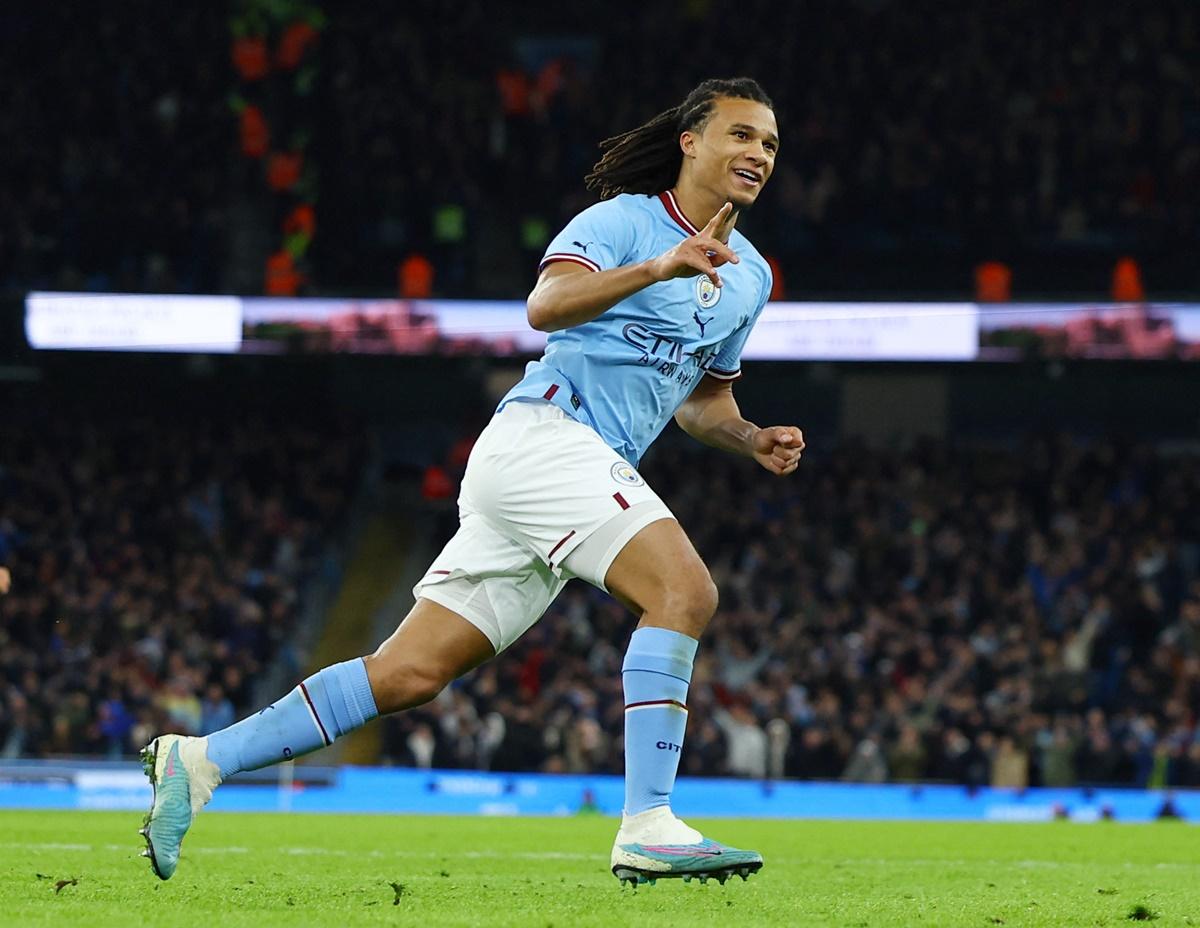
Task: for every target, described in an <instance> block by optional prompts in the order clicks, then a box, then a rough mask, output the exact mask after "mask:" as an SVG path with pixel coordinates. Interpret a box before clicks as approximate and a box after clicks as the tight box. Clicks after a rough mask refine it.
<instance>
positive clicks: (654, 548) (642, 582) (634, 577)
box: [604, 519, 717, 637]
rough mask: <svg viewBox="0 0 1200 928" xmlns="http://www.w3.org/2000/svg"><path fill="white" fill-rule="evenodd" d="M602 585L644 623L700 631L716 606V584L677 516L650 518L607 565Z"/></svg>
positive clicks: (693, 633)
mask: <svg viewBox="0 0 1200 928" xmlns="http://www.w3.org/2000/svg"><path fill="white" fill-rule="evenodd" d="M604 585H605V586H606V587H607V588H608V589H609V591H610V592H612V593H613V595H614V596H616V597H617V598H618V599H620V600H621V601H622V602H624V603H625V604H626V605H628V606H629V607H630V608H632V609H633V610H634V611H635V612H636V613H638V614H639V615H640V616H641V617H642V624H643V625H647V624H650V625H656V626H660V627H664V628H671V629H673V630H675V631H679V632H683V633H684V634H688V635H692V636H693V637H699V636H700V634H701V632H703V631H704V628H705V626H707V624H708V620H709V619H710V618H712V615H713V613H714V612H715V611H716V608H717V588H716V585H715V584H714V583H713V580H712V576H711V575H710V574H709V572H708V568H707V567H706V566H705V565H704V561H703V560H701V558H700V555H699V554H698V553H697V552H696V549H695V547H694V546H693V545H692V542H691V540H690V539H689V538H688V537H687V533H685V532H684V530H683V528H682V526H680V524H679V523H678V522H677V521H676V520H675V519H659V520H658V521H655V522H651V523H650V524H649V525H647V526H645V527H644V528H642V529H641V530H640V531H639V532H638V533H637V534H636V535H634V536H633V538H631V539H630V540H629V541H628V542H627V543H626V544H625V546H624V547H623V548H622V549H621V551H620V553H619V554H618V555H617V556H616V558H615V559H614V560H613V562H612V566H610V567H609V568H608V572H607V574H606V575H605V577H604Z"/></svg>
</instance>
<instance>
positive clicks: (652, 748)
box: [621, 627, 700, 815]
mask: <svg viewBox="0 0 1200 928" xmlns="http://www.w3.org/2000/svg"><path fill="white" fill-rule="evenodd" d="M699 644H700V642H698V641H697V640H696V639H695V638H689V637H688V636H687V635H681V634H680V633H679V632H673V631H670V630H669V629H666V628H651V627H646V628H639V629H638V630H637V631H635V632H634V633H633V636H632V637H631V638H630V639H629V650H628V651H626V652H625V663H624V664H623V665H622V667H621V679H622V682H623V683H624V686H625V814H626V815H637V814H638V813H639V812H645V811H647V810H649V809H654V808H657V807H659V806H665V805H669V804H670V802H671V790H672V789H674V787H675V773H676V771H677V770H678V769H679V752H680V751H681V750H682V748H683V733H684V731H685V729H686V728H687V692H688V684H689V683H690V682H691V680H692V662H693V661H694V660H695V658H696V648H697V646H698V645H699Z"/></svg>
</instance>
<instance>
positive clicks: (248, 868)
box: [0, 812, 1200, 928]
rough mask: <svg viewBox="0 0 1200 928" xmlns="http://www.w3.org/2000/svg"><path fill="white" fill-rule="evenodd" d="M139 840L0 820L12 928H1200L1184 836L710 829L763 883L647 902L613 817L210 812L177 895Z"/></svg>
mask: <svg viewBox="0 0 1200 928" xmlns="http://www.w3.org/2000/svg"><path fill="white" fill-rule="evenodd" d="M140 824H141V816H140V815H138V814H136V813H103V812H84V813H79V812H0V876H2V877H3V879H2V881H0V924H4V925H6V926H8V925H54V926H59V925H82V926H108V925H113V926H121V928H169V926H175V925H178V926H189V928H192V926H202V928H226V926H230V928H236V926H246V928H269V926H274V925H287V926H302V925H335V926H338V928H343V926H351V925H411V926H418V928H433V926H440V925H487V926H493V925H496V926H499V925H513V926H520V928H544V926H559V928H584V926H591V925H597V926H599V925H603V926H626V925H628V926H643V925H644V926H649V925H679V926H685V928H692V926H697V925H722V926H730V928H732V926H743V925H779V926H803V925H836V926H839V928H849V926H877V925H878V926H887V925H946V926H989V925H1084V926H1093V925H1128V924H1130V922H1131V921H1137V920H1153V921H1154V922H1155V923H1156V925H1200V829H1197V828H1196V827H1195V826H1189V825H1184V824H1154V825H1119V824H1093V825H1072V824H1067V823H1060V824H1048V825H982V824H981V825H965V824H913V823H845V822H750V821H724V822H709V823H698V824H702V825H703V826H704V827H705V831H706V833H708V834H710V835H711V836H712V837H715V838H717V839H718V840H722V841H727V842H729V843H731V844H736V845H738V846H741V847H753V848H755V849H757V850H760V851H762V852H763V854H764V856H765V857H766V866H765V867H764V869H763V871H762V873H760V874H759V875H757V876H754V877H751V879H750V881H749V882H748V883H743V882H742V881H741V880H733V881H731V882H729V883H728V884H726V885H725V886H720V885H717V884H716V883H713V882H710V883H709V884H708V885H706V886H700V885H698V884H696V883H692V884H688V885H685V884H683V883H682V882H680V881H677V880H675V881H660V882H659V883H658V884H657V885H656V886H643V887H641V888H640V889H638V890H636V891H634V890H632V889H630V888H628V887H626V888H621V887H619V886H618V884H617V881H616V879H614V878H613V876H612V875H611V874H610V873H609V872H608V851H609V848H610V845H611V841H612V837H613V832H614V827H615V825H614V822H613V821H612V820H610V819H603V818H573V819H488V818H418V817H408V816H405V817H399V816H333V815H329V816H315V815H309V816H302V815H292V816H282V815H230V814H218V813H207V814H205V815H203V816H202V817H201V818H200V819H199V821H198V822H197V824H196V827H195V828H194V829H193V831H192V833H191V834H190V835H189V836H188V840H187V842H186V843H185V844H184V850H183V859H182V861H181V862H180V865H179V871H178V873H177V874H176V876H175V878H174V879H172V880H171V881H170V882H168V883H160V882H159V880H158V879H156V878H155V877H154V876H152V875H151V873H150V865H149V862H148V861H146V860H144V859H143V858H141V857H139V856H138V851H139V849H140V845H139V839H138V836H137V834H136V830H137V828H138V827H139V826H140ZM74 878H78V881H79V882H78V883H77V884H69V883H68V884H66V885H63V886H61V888H60V889H58V891H57V892H56V886H57V885H58V884H59V882H60V881H62V880H70V879H74ZM1139 915H1140V916H1141V918H1140V919H1139V918H1138V917H1137V916H1139ZM668 919H669V920H668Z"/></svg>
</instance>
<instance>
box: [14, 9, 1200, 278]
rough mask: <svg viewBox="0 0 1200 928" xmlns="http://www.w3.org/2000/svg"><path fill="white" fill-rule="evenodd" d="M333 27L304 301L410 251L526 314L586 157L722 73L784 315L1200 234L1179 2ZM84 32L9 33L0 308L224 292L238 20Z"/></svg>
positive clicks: (1175, 244) (139, 21)
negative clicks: (747, 143) (873, 280)
mask: <svg viewBox="0 0 1200 928" xmlns="http://www.w3.org/2000/svg"><path fill="white" fill-rule="evenodd" d="M327 13H328V23H327V25H326V26H325V27H324V29H323V32H322V34H321V37H320V40H319V43H318V45H317V50H316V52H315V53H314V54H316V55H317V56H318V59H317V60H318V62H319V67H318V68H317V71H316V77H315V78H314V79H315V81H316V82H317V86H316V88H315V90H314V94H313V102H312V104H311V106H312V108H313V110H314V115H315V117H316V118H315V120H314V123H313V125H314V126H315V127H316V128H315V129H314V131H313V133H312V138H311V139H310V140H309V143H310V152H311V156H312V159H313V161H314V164H315V166H316V168H317V174H318V176H319V178H320V192H319V196H318V197H317V201H316V203H315V207H316V229H317V232H316V239H315V241H314V244H313V250H312V252H311V254H310V255H309V258H310V263H311V280H312V282H313V284H314V285H315V286H316V287H317V288H324V289H325V290H326V291H329V290H337V289H338V288H346V287H356V288H366V289H371V290H374V291H376V292H388V291H390V290H391V288H392V287H393V286H394V281H395V273H396V266H397V263H398V262H399V261H400V260H401V259H402V258H403V257H405V255H407V254H410V253H414V252H420V253H423V254H426V255H428V256H429V258H430V259H431V260H432V262H433V264H434V266H435V268H436V275H435V281H434V282H435V288H436V290H437V292H439V293H440V294H442V295H450V296H472V295H479V296H492V295H502V296H505V297H511V296H512V295H513V293H514V292H516V291H517V290H521V289H523V288H525V287H527V286H528V283H529V276H530V273H531V271H530V268H531V267H532V265H533V262H534V260H535V258H536V257H537V256H538V255H539V254H540V252H541V248H542V247H543V246H544V244H545V243H546V241H547V240H548V238H549V236H550V235H551V234H553V232H554V231H555V230H556V229H557V228H558V227H559V226H560V225H561V223H562V222H563V221H564V220H565V219H566V218H567V217H569V216H570V215H572V214H574V213H575V212H576V211H577V210H578V209H579V208H580V207H581V206H582V205H584V204H585V203H587V202H588V201H589V199H590V195H589V194H587V193H586V192H585V191H584V190H583V185H582V178H583V176H584V174H586V173H587V171H588V169H589V168H590V166H591V165H592V163H593V162H594V161H595V159H596V155H597V148H596V143H597V141H598V140H600V139H602V138H604V137H606V136H609V135H611V134H613V133H615V132H617V131H620V130H624V129H627V128H630V127H632V126H634V125H637V124H638V123H640V122H642V121H644V120H645V119H646V118H648V117H649V116H650V115H652V114H653V113H654V112H657V111H658V110H660V109H664V108H665V107H666V106H668V105H670V103H672V102H673V101H676V100H678V99H681V98H682V97H683V95H684V93H685V92H686V91H687V90H688V89H689V88H690V87H691V86H692V85H694V84H695V83H696V82H697V81H698V80H699V79H701V78H703V77H707V76H711V75H712V74H713V73H714V72H720V73H722V74H724V73H726V72H745V73H748V74H750V75H752V76H756V77H758V78H759V79H761V80H762V81H763V82H764V84H765V85H766V87H767V89H768V90H769V92H770V93H771V94H772V96H773V97H774V99H775V101H776V104H777V109H778V113H779V117H780V120H779V121H780V125H781V127H782V135H783V148H782V154H781V158H780V162H779V168H778V171H777V172H776V175H775V178H774V180H773V181H772V184H771V188H772V189H771V190H769V191H768V192H767V195H766V196H765V197H764V198H763V202H762V204H761V205H760V206H759V207H757V208H756V209H755V211H754V213H753V214H752V215H751V216H749V217H748V221H747V223H746V226H747V228H748V230H749V231H750V232H751V233H752V235H753V237H754V238H755V241H756V243H757V244H759V245H760V246H762V248H763V250H764V251H766V252H768V253H770V254H772V255H774V256H776V257H777V258H778V259H779V261H780V264H781V267H782V270H783V273H782V275H781V277H782V279H784V280H786V282H787V284H788V285H789V288H790V290H791V291H792V292H794V293H795V292H801V288H803V287H804V286H805V282H804V281H803V280H798V279H796V277H795V275H788V274H787V269H788V267H789V265H790V262H791V261H792V260H793V259H795V258H797V257H798V256H804V255H809V256H811V255H813V254H818V255H826V254H837V255H838V256H839V257H840V260H841V261H842V262H843V263H844V266H845V267H846V268H847V273H846V274H845V275H843V276H844V278H845V283H844V286H846V287H853V286H858V287H861V286H862V277H861V275H858V276H856V275H855V273H853V269H854V268H859V269H860V270H861V269H863V268H865V267H867V266H869V265H870V263H871V261H872V257H871V256H872V255H873V254H874V255H879V254H890V253H928V252H931V251H932V252H936V253H939V254H949V253H953V254H965V255H966V256H967V257H968V258H969V259H970V260H972V261H979V260H984V259H989V258H995V257H998V256H1000V257H1003V256H1004V255H1007V254H1014V253H1020V252H1022V251H1034V252H1038V253H1060V252H1062V251H1064V250H1072V251H1086V250H1089V249H1090V250H1093V251H1098V252H1101V253H1103V254H1105V255H1111V256H1112V257H1114V258H1115V256H1116V255H1118V254H1121V253H1122V252H1125V251H1129V250H1132V251H1135V252H1137V253H1141V254H1148V253H1175V252H1181V251H1182V252H1184V253H1188V254H1190V252H1187V251H1186V250H1187V248H1188V245H1189V243H1190V242H1192V241H1194V240H1195V237H1196V234H1197V232H1198V231H1200V208H1198V206H1197V199H1196V197H1194V196H1191V195H1190V193H1191V191H1193V190H1194V189H1195V188H1196V186H1197V184H1198V183H1200V99H1198V97H1197V94H1196V92H1195V88H1196V87H1197V86H1200V11H1197V9H1196V7H1195V5H1194V4H1192V3H1189V2H1187V0H1169V2H1164V3H1156V4H1152V5H1143V4H1103V3H1085V4H1082V5H1081V4H1038V3H1032V2H1019V3H1007V4H1004V5H1003V6H1000V7H997V6H995V5H989V6H980V5H973V4H960V5H956V6H953V7H952V8H947V7H945V5H942V4H933V3H929V2H927V0H923V2H920V3H915V4H914V3H911V2H909V3H901V2H897V0H891V2H889V0H872V2H867V0H859V2H851V3H841V2H833V0H821V2H818V3H806V4H779V3H773V2H769V0H747V2H745V3H743V4H741V5H740V6H739V7H738V13H737V16H738V21H739V23H741V24H742V27H741V28H728V15H729V12H728V10H727V9H726V8H723V7H721V6H719V5H717V4H714V3H711V2H709V0H679V2H674V3H671V2H668V3H655V4H641V5H639V6H638V7H637V8H636V11H630V12H629V13H615V12H614V10H613V8H612V6H611V4H588V3H584V4H572V5H569V6H563V5H562V4H553V3H548V2H543V0H538V2H531V3H526V4H520V5H517V6H515V7H512V8H511V9H507V10H506V11H505V15H504V17H500V18H497V17H496V16H495V15H494V12H493V10H492V7H491V5H489V4H487V3H484V2H483V0H466V2H462V3H458V4H456V5H455V10H454V15H452V16H451V15H446V13H445V4H444V3H442V2H441V0H419V2H411V3H407V4H404V5H403V6H402V7H400V8H398V9H396V10H392V11H389V14H388V16H386V17H380V15H379V14H378V11H377V9H376V8H375V7H373V6H371V5H369V4H345V5H338V7H337V8H336V9H334V8H330V9H329V10H328V11H327ZM75 15H76V11H75V9H74V5H72V4H65V5H61V4H60V5H52V6H50V7H45V8H43V7H37V8H36V9H35V8H33V7H13V8H11V9H6V10H5V11H4V12H3V13H0V27H2V28H0V52H2V53H0V77H3V79H4V84H5V86H7V87H10V88H12V90H13V92H12V93H11V94H10V95H9V100H8V105H7V106H6V107H5V108H4V111H3V112H2V113H0V128H2V129H3V135H4V138H5V139H6V140H8V142H7V144H6V145H5V146H4V149H3V151H0V170H2V171H3V173H4V176H5V177H6V178H8V179H9V181H10V183H8V184H6V185H5V187H4V189H3V190H0V215H4V216H5V217H6V218H5V221H4V222H3V223H2V224H0V287H8V288H21V287H35V286H36V287H44V286H54V287H71V286H79V285H80V284H81V283H82V284H85V285H87V286H89V287H92V288H97V289H123V290H175V289H179V290H189V289H199V290H208V291H211V290H213V289H217V288H219V287H221V286H222V280H221V279H220V278H221V274H220V273H219V272H218V268H219V267H221V261H222V259H224V258H228V259H229V260H230V261H233V262H237V261H242V260H246V256H245V255H244V254H243V252H244V250H245V249H243V248H234V247H232V236H234V235H237V234H239V232H238V230H239V229H242V228H243V227H245V226H246V222H244V221H242V220H244V219H245V215H244V212H243V213H239V212H237V210H243V211H244V210H245V209H246V208H251V209H253V208H256V206H255V204H256V202H257V201H255V200H253V199H252V198H251V199H249V200H248V199H247V191H248V190H252V189H257V188H256V187H254V185H251V184H248V183H245V176H244V175H245V173H246V171H247V170H253V169H254V166H252V165H251V166H249V168H248V165H247V163H246V162H245V160H244V159H243V158H242V157H241V155H240V154H239V152H238V137H237V132H238V129H237V119H236V118H235V115H234V113H233V112H232V110H231V109H230V107H229V105H228V99H229V97H230V95H231V94H232V92H233V89H234V87H235V78H234V70H233V66H232V64H231V63H230V41H231V36H230V35H229V34H228V25H227V23H226V20H225V17H223V16H220V15H213V14H212V13H211V12H210V11H208V10H207V9H206V8H195V9H193V10H191V11H189V12H184V13H181V14H178V15H177V14H176V13H174V12H168V11H166V10H162V9H159V10H153V9H150V8H147V7H143V6H136V7H127V6H125V5H120V4H117V5H108V6H105V7H103V8H101V9H98V10H89V11H88V13H87V20H88V28H86V29H81V28H78V24H77V23H75V22H74V19H73V17H74V16H75ZM468 50H469V51H468ZM714 63H715V64H714ZM34 74H36V75H37V79H36V80H33V79H30V75H34ZM284 142H286V140H283V142H280V143H279V144H283V143H284ZM259 186H261V184H260V185H259ZM257 208H261V209H263V210H266V211H267V212H269V211H270V208H269V207H268V206H266V205H265V204H258V207H257ZM235 215H238V216H241V217H242V219H241V220H237V221H235V220H234V219H233V218H232V217H234V216H235ZM700 218H703V217H700ZM114 233H119V234H114ZM262 257H265V255H261V256H258V260H261V259H262ZM839 266H842V265H839ZM1163 283H1164V284H1167V285H1170V283H1171V282H1169V281H1164V282H1163ZM1193 283H1194V278H1191V277H1189V278H1187V279H1186V280H1183V281H1176V282H1174V284H1173V286H1174V287H1177V288H1181V287H1186V286H1190V285H1192V284H1193ZM944 285H945V286H955V287H961V286H962V282H961V281H950V282H946V283H945V284H944ZM1049 286H1051V287H1054V286H1056V285H1055V283H1054V282H1053V281H1051V282H1050V283H1049ZM1071 286H1072V284H1071V283H1070V282H1064V281H1059V282H1058V283H1057V287H1058V288H1059V289H1062V288H1063V287H1068V288H1069V287H1071Z"/></svg>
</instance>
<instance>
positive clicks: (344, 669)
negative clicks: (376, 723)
mask: <svg viewBox="0 0 1200 928" xmlns="http://www.w3.org/2000/svg"><path fill="white" fill-rule="evenodd" d="M329 670H330V671H332V672H333V673H334V674H335V675H336V676H337V679H338V683H340V684H341V691H342V698H343V700H344V701H345V706H346V709H347V710H348V711H350V712H351V713H353V714H354V716H355V718H353V719H352V720H351V721H352V725H353V727H354V728H357V727H358V726H359V725H365V724H366V723H367V722H369V721H370V720H371V719H373V718H375V717H376V716H378V715H379V707H378V706H376V705H375V695H374V694H373V693H372V692H371V681H370V680H368V679H367V665H366V662H365V661H363V659H362V658H361V657H356V658H354V660H350V661H343V662H342V663H340V664H334V665H333V666H332V667H330V668H329Z"/></svg>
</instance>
